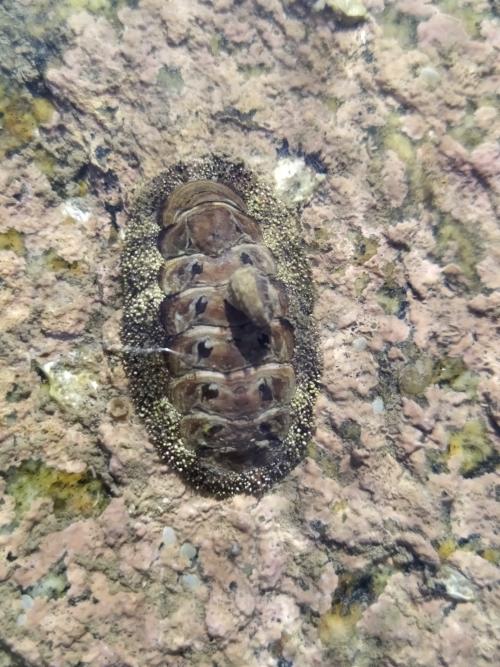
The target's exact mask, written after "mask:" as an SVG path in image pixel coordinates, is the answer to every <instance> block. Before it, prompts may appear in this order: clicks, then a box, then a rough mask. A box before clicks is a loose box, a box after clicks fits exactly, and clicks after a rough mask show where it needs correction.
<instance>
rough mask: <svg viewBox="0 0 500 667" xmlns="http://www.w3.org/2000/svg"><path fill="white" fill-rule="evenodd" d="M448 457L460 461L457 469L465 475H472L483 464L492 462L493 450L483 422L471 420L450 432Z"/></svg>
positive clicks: (478, 472) (474, 474)
mask: <svg viewBox="0 0 500 667" xmlns="http://www.w3.org/2000/svg"><path fill="white" fill-rule="evenodd" d="M448 457H449V459H457V460H458V461H459V462H460V468H459V470H460V473H461V474H462V475H464V476H465V477H474V476H476V475H477V474H480V473H481V468H482V467H483V466H484V465H485V464H488V463H492V464H494V463H495V461H494V459H495V458H496V457H495V451H494V448H493V445H492V443H491V441H490V439H489V437H488V434H487V432H486V427H485V425H484V423H483V422H482V421H480V420H479V419H476V420H472V421H469V422H467V423H466V424H465V426H464V427H463V428H462V429H460V430H459V431H455V432H454V433H452V434H451V435H450V438H449V440H448Z"/></svg>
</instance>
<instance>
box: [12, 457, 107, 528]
mask: <svg viewBox="0 0 500 667" xmlns="http://www.w3.org/2000/svg"><path fill="white" fill-rule="evenodd" d="M5 478H6V482H7V485H6V493H7V494H8V495H10V496H12V497H13V498H14V499H15V501H16V515H17V516H18V517H21V516H22V515H23V514H24V513H25V512H26V511H27V510H28V509H29V508H30V506H31V504H32V503H33V501H35V500H37V499H39V498H48V499H50V500H51V501H52V503H53V512H54V515H55V516H56V517H58V518H59V517H66V518H67V517H80V516H81V517H92V516H97V515H99V514H100V513H101V512H102V511H103V510H104V508H105V507H106V505H107V504H108V502H109V496H108V494H107V492H106V489H105V487H104V485H103V483H102V481H101V480H99V479H97V478H94V477H93V476H92V475H91V474H90V473H89V472H81V473H80V472H78V473H76V472H65V471H63V470H58V469H57V468H52V467H50V466H47V465H45V464H44V463H42V462H41V461H37V460H30V461H25V462H24V463H22V464H21V465H20V466H19V467H18V468H10V469H9V470H8V471H7V473H6V475H5Z"/></svg>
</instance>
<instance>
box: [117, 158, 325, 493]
mask: <svg viewBox="0 0 500 667" xmlns="http://www.w3.org/2000/svg"><path fill="white" fill-rule="evenodd" d="M122 271H123V280H124V293H125V294H124V300H125V303H124V317H123V328H122V338H123V344H124V349H125V367H126V370H127V374H128V377H129V380H130V385H131V392H132V396H133V399H134V402H135V405H136V409H137V411H138V413H139V415H140V416H141V417H142V419H143V420H144V423H145V424H146V427H147V430H148V432H149V435H150V437H151V439H152V440H153V441H154V443H155V445H156V447H157V448H158V450H159V452H160V454H161V456H162V457H163V458H164V459H165V460H166V461H167V462H168V463H169V464H170V465H171V466H172V467H173V468H174V469H176V470H177V471H178V472H180V473H181V474H182V475H183V477H184V478H185V479H186V480H187V481H189V482H190V483H191V484H193V485H194V486H195V487H196V488H200V489H203V490H205V491H208V492H210V493H213V494H215V495H217V496H221V497H224V496H228V495H232V494H235V493H241V492H244V493H259V492H262V491H264V490H266V489H267V488H269V487H270V486H271V485H272V484H273V483H274V482H276V481H278V480H280V479H282V478H283V477H284V476H285V475H286V474H287V473H288V472H289V471H290V470H291V469H292V468H293V467H294V466H295V465H297V463H298V462H299V461H300V460H301V459H302V458H303V456H304V453H305V450H306V447H307V444H308V442H309V439H310V437H311V431H312V423H313V407H314V401H315V398H316V394H317V388H318V378H319V362H318V352H317V335H316V330H315V326H314V323H313V320H312V316H311V313H312V308H313V288H312V280H311V271H310V267H309V265H308V262H307V259H306V257H305V255H304V251H303V248H302V240H301V235H300V227H299V221H298V218H297V216H296V214H295V212H293V211H291V210H290V209H288V208H287V207H286V206H285V205H284V204H282V203H281V202H279V201H278V200H277V199H276V198H275V197H274V196H273V194H272V191H271V189H270V188H269V187H268V186H266V185H265V184H263V183H262V182H260V181H259V180H258V179H257V178H256V177H255V175H254V174H253V173H252V172H250V171H249V170H248V169H247V168H245V167H244V165H243V164H242V163H234V162H232V161H229V160H228V159H226V158H223V157H220V156H213V155H210V156H207V157H204V158H202V159H200V160H199V161H196V162H193V163H189V164H184V163H179V164H176V165H174V166H173V167H171V168H169V169H167V170H166V171H164V172H162V173H161V174H159V175H158V176H157V177H155V178H153V179H152V180H151V181H149V182H147V183H146V184H145V185H144V186H143V187H142V188H141V189H140V191H139V193H138V195H137V196H136V198H135V201H134V203H133V206H132V209H131V212H130V221H129V223H128V227H127V232H126V240H125V247H124V252H123V259H122Z"/></svg>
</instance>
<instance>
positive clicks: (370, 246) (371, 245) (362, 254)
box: [353, 233, 379, 264]
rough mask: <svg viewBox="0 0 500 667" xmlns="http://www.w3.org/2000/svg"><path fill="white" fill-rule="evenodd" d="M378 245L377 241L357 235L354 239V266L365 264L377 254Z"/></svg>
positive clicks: (370, 237)
mask: <svg viewBox="0 0 500 667" xmlns="http://www.w3.org/2000/svg"><path fill="white" fill-rule="evenodd" d="M378 244H379V242H378V239H376V238H374V237H372V236H363V235H362V234H361V233H357V234H356V236H355V238H354V257H353V260H354V262H355V263H356V264H364V263H365V262H367V261H368V260H369V259H371V258H372V257H373V256H374V255H376V254H377V250H378Z"/></svg>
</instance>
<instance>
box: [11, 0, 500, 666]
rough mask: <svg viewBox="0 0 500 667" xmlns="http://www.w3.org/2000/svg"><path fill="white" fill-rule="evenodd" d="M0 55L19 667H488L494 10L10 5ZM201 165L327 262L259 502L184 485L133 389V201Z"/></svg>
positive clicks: (493, 501) (406, 2) (434, 5)
mask: <svg viewBox="0 0 500 667" xmlns="http://www.w3.org/2000/svg"><path fill="white" fill-rule="evenodd" d="M363 7H364V9H363ZM365 10H366V12H365ZM0 51H1V58H0V114H1V115H0V123H1V127H2V132H1V133H0V154H1V156H2V162H1V165H0V181H1V188H0V259H1V261H0V271H1V275H0V278H1V283H0V286H1V290H0V299H1V312H2V317H1V318H0V336H1V341H0V346H1V348H0V349H1V361H0V364H1V365H0V390H1V394H0V395H1V402H0V440H1V447H0V488H1V492H2V496H1V500H0V546H1V552H0V553H1V558H0V608H1V611H0V619H1V620H0V667H4V666H9V667H10V666H17V665H29V666H32V665H33V666H36V667H39V666H40V667H41V666H44V667H45V666H50V667H69V666H76V665H79V666H81V665H92V666H94V665H96V666H98V667H100V666H103V667H104V665H111V664H113V665H120V666H122V665H127V666H128V665H130V666H138V667H142V666H144V667H145V666H146V665H147V666H148V667H150V666H154V665H159V666H160V665H161V666H163V665H168V666H170V665H172V666H175V667H187V666H188V665H189V666H191V665H194V666H198V665H199V666H200V667H209V666H210V667H215V666H216V665H217V666H218V667H226V666H228V667H229V666H235V667H239V666H240V665H245V666H248V667H253V666H255V667H263V666H264V667H267V666H268V665H269V666H270V667H271V666H272V667H274V666H277V667H291V666H292V665H293V666H295V667H302V666H304V665H305V666H309V665H311V666H323V665H332V664H335V665H346V666H347V665H353V666H354V665H355V666H356V667H362V666H370V667H372V666H373V665H381V666H385V665H391V666H392V665H401V666H403V665H404V666H407V665H415V666H422V667H428V666H431V665H438V664H443V665H452V664H453V665H454V667H457V666H460V665H463V666H464V667H469V666H470V665H478V666H482V665H489V664H496V662H498V660H497V659H495V657H496V655H497V654H498V637H499V627H498V606H499V605H498V595H497V592H496V587H495V584H496V583H497V582H498V564H499V553H500V552H499V543H498V531H497V529H496V526H497V524H498V504H497V489H498V474H497V472H496V470H497V464H498V446H499V439H498V434H499V428H500V409H499V405H500V388H499V384H498V369H499V365H500V364H499V357H498V351H497V350H498V342H497V340H496V336H497V330H496V327H497V322H498V319H497V318H498V314H499V307H500V297H499V291H498V290H499V289H500V273H499V266H500V262H499V260H500V243H499V236H500V232H499V228H498V212H499V203H500V202H499V196H500V145H499V140H500V116H499V104H498V101H499V100H498V90H499V80H500V70H499V63H500V59H499V51H500V21H499V17H498V10H497V9H496V6H495V3H493V2H487V1H483V0H444V1H443V2H429V1H425V0H400V1H397V2H384V0H372V1H370V0H367V1H366V2H365V3H364V6H361V5H359V4H357V3H356V4H355V3H349V2H347V3H346V2H344V3H341V2H340V0H331V1H328V0H327V1H326V2H318V3H313V2H306V1H302V2H300V1H297V2H293V1H285V0H283V1H280V0H274V1H273V0H268V1H267V2H264V1H259V0H253V1H250V0H248V1H247V0H244V1H242V2H231V1H230V0H221V1H220V2H215V3H211V2H202V1H197V0H188V1H187V2H186V1H181V0H178V1H172V2H165V0H139V1H132V0H131V1H128V2H127V1H126V0H117V1H115V2H112V1H109V0H60V1H59V2H54V1H53V0H38V1H35V0H34V1H30V0H22V1H20V0H18V1H17V2H14V1H9V0H7V1H5V2H3V3H2V5H1V6H0ZM207 152H219V153H225V154H227V155H229V156H230V157H231V158H233V159H237V158H241V159H243V160H244V161H245V162H246V164H247V165H248V166H249V167H250V168H252V169H254V170H255V171H256V172H257V173H258V174H260V176H261V177H262V178H263V179H264V180H266V181H267V182H268V183H270V184H271V185H272V187H273V188H274V190H275V191H276V193H277V194H278V195H279V196H280V197H281V198H282V199H283V200H284V201H286V202H287V203H288V204H289V205H291V206H299V207H300V210H301V214H302V223H303V240H304V247H305V248H306V250H307V254H308V256H309V257H310V260H311V262H312V265H313V274H314V283H315V286H316V291H317V301H316V309H315V315H316V318H317V321H318V327H319V331H320V340H321V349H322V354H323V357H324V372H323V377H322V391H321V395H320V397H319V400H318V402H317V408H316V434H315V437H314V439H313V441H312V442H311V444H310V446H309V448H308V452H307V454H308V455H307V457H306V459H305V461H304V462H303V463H301V464H300V465H299V466H298V467H297V468H296V469H295V470H294V471H293V472H292V473H291V474H290V475H289V476H288V477H287V479H286V480H285V481H284V482H282V483H280V484H278V485H276V486H275V487H274V488H273V489H272V490H271V491H270V492H269V493H267V494H266V495H264V496H263V497H262V498H254V497H253V496H243V495H240V496H236V497H234V498H232V499H229V500H222V501H221V500H217V499H214V498H212V497H210V496H205V495H200V494H197V493H196V492H195V491H194V490H193V489H191V488H190V487H188V486H186V485H185V484H184V483H183V481H182V480H181V479H180V478H179V477H178V476H177V475H176V474H174V473H173V472H172V471H169V469H168V467H167V466H166V465H165V464H164V463H162V462H161V460H160V458H159V456H158V454H157V452H156V451H155V450H154V448H153V446H152V445H151V443H150V442H149V441H148V439H147V436H146V433H145V430H144V427H143V425H142V423H141V422H140V420H139V419H138V417H137V416H136V415H135V413H134V410H133V407H132V403H131V400H130V397H129V393H128V387H127V382H126V378H125V374H124V370H123V367H122V364H121V353H120V350H121V341H120V336H119V328H120V318H121V307H122V301H121V299H122V289H121V283H120V265H119V260H120V252H121V248H122V242H123V234H124V229H125V226H126V221H127V211H128V210H129V207H130V201H131V195H132V193H133V191H134V189H135V188H136V187H137V186H138V185H139V184H140V182H141V181H142V179H144V178H149V177H151V176H153V175H154V174H156V173H158V172H159V171H160V170H161V169H162V168H165V167H167V166H169V165H171V164H172V163H174V162H176V161H177V160H179V159H184V160H190V159H193V158H196V157H199V156H201V155H203V154H205V153H207Z"/></svg>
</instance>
